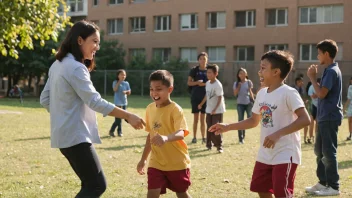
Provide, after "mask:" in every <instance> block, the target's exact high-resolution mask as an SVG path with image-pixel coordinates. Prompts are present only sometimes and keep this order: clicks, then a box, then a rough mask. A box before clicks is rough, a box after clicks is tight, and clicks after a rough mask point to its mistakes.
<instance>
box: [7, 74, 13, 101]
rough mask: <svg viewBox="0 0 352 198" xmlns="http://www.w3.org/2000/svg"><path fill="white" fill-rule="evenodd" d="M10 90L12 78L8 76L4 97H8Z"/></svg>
mask: <svg viewBox="0 0 352 198" xmlns="http://www.w3.org/2000/svg"><path fill="white" fill-rule="evenodd" d="M11 89H12V76H11V75H8V76H7V91H6V97H9V93H10V90H11Z"/></svg>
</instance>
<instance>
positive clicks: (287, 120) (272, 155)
mask: <svg viewBox="0 0 352 198" xmlns="http://www.w3.org/2000/svg"><path fill="white" fill-rule="evenodd" d="M292 66H293V56H292V55H291V54H290V53H289V52H284V51H279V50H274V51H269V52H267V53H265V54H264V55H263V56H262V58H261V63H260V71H259V75H260V81H261V82H263V83H264V84H265V85H266V86H267V87H265V88H262V89H261V90H260V91H259V92H258V94H257V98H256V100H255V103H254V106H253V109H252V111H253V114H252V117H250V118H248V119H247V120H244V121H241V122H238V123H233V124H223V123H219V124H216V125H214V126H212V127H211V128H210V131H211V132H215V134H221V133H224V132H227V131H229V130H245V129H250V128H254V127H256V126H257V125H258V124H259V123H260V124H261V134H260V148H259V152H258V156H257V161H256V164H255V167H254V171H253V175H252V182H251V186H250V189H251V191H253V192H257V193H258V194H259V197H261V198H267V197H268V198H269V197H270V198H271V197H272V196H273V195H274V196H275V197H293V188H294V179H295V175H296V169H297V166H298V165H299V164H300V163H301V142H300V140H301V138H300V133H299V130H300V129H302V128H304V127H305V126H308V125H309V124H310V118H309V115H308V113H307V110H306V109H305V105H304V102H303V101H302V98H301V96H300V95H299V93H298V92H297V90H295V89H294V88H292V87H290V86H287V85H285V84H284V80H285V79H286V77H287V75H288V74H289V73H290V71H291V69H292Z"/></svg>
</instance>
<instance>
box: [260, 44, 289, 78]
mask: <svg viewBox="0 0 352 198" xmlns="http://www.w3.org/2000/svg"><path fill="white" fill-rule="evenodd" d="M264 59H266V60H267V61H268V62H270V64H271V69H280V71H281V74H280V78H281V79H285V78H286V77H287V75H288V74H289V73H290V71H291V70H292V66H293V63H294V60H293V55H292V54H291V53H290V52H287V51H282V50H272V51H268V52H266V53H265V54H264V55H263V56H262V58H261V59H260V60H264Z"/></svg>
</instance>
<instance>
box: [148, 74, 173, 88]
mask: <svg viewBox="0 0 352 198" xmlns="http://www.w3.org/2000/svg"><path fill="white" fill-rule="evenodd" d="M152 81H161V83H162V84H163V85H165V86H166V87H173V86H174V76H173V75H172V74H171V73H170V72H169V71H167V70H157V71H155V72H153V73H151V74H150V76H149V82H152Z"/></svg>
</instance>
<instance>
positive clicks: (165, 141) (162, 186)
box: [137, 70, 191, 198]
mask: <svg viewBox="0 0 352 198" xmlns="http://www.w3.org/2000/svg"><path fill="white" fill-rule="evenodd" d="M149 82H150V97H151V98H152V99H153V101H154V102H153V103H151V104H149V105H148V107H147V109H146V131H147V132H149V134H148V136H147V140H146V143H145V147H144V151H143V155H142V158H141V160H140V162H139V163H138V165H137V172H138V173H139V174H141V175H143V174H145V171H144V167H145V165H146V162H147V158H148V156H149V154H150V153H151V156H150V160H149V166H148V195H147V197H153V198H154V197H159V196H160V194H165V193H166V188H169V189H170V190H172V191H174V192H176V196H177V197H179V198H190V197H191V196H190V195H189V193H188V187H189V186H190V185H191V180H190V170H189V169H190V167H191V160H190V157H189V154H188V148H187V145H186V142H185V141H184V137H185V136H187V135H188V134H189V131H188V127H187V123H186V119H185V117H184V115H183V110H182V108H181V107H180V106H179V105H178V104H176V103H175V102H173V101H172V100H171V99H170V94H171V93H172V91H173V88H174V87H173V84H174V78H173V76H172V74H171V73H170V72H168V71H166V70H158V71H155V72H153V73H152V74H151V75H150V77H149Z"/></svg>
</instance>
